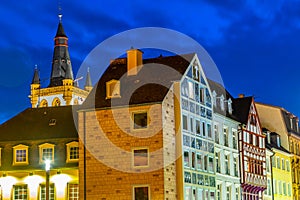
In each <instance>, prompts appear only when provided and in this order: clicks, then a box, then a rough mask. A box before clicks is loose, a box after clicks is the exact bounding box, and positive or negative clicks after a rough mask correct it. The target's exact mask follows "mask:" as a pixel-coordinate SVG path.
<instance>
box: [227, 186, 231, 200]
mask: <svg viewBox="0 0 300 200" xmlns="http://www.w3.org/2000/svg"><path fill="white" fill-rule="evenodd" d="M230 187H231V186H227V187H226V199H227V200H230V199H231V195H230V191H231V188H230Z"/></svg>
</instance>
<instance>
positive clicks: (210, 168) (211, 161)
mask: <svg viewBox="0 0 300 200" xmlns="http://www.w3.org/2000/svg"><path fill="white" fill-rule="evenodd" d="M208 171H210V172H213V171H214V158H213V157H210V156H209V157H208Z"/></svg>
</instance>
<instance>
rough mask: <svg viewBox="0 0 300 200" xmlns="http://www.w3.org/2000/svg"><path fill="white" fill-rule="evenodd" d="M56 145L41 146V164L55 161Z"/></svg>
mask: <svg viewBox="0 0 300 200" xmlns="http://www.w3.org/2000/svg"><path fill="white" fill-rule="evenodd" d="M54 146H55V145H54V144H49V143H45V144H41V145H39V153H40V164H41V163H44V162H45V160H50V161H54Z"/></svg>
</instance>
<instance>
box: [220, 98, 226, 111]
mask: <svg viewBox="0 0 300 200" xmlns="http://www.w3.org/2000/svg"><path fill="white" fill-rule="evenodd" d="M220 107H221V110H222V111H224V109H225V107H224V96H223V94H222V95H221V97H220Z"/></svg>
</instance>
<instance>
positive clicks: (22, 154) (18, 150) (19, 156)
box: [13, 144, 28, 165]
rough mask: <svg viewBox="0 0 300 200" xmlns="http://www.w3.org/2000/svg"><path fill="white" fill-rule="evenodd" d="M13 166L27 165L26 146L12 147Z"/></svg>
mask: <svg viewBox="0 0 300 200" xmlns="http://www.w3.org/2000/svg"><path fill="white" fill-rule="evenodd" d="M13 151H14V155H13V156H14V158H13V165H19V164H28V146H25V145H22V144H20V145H17V146H14V147H13Z"/></svg>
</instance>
